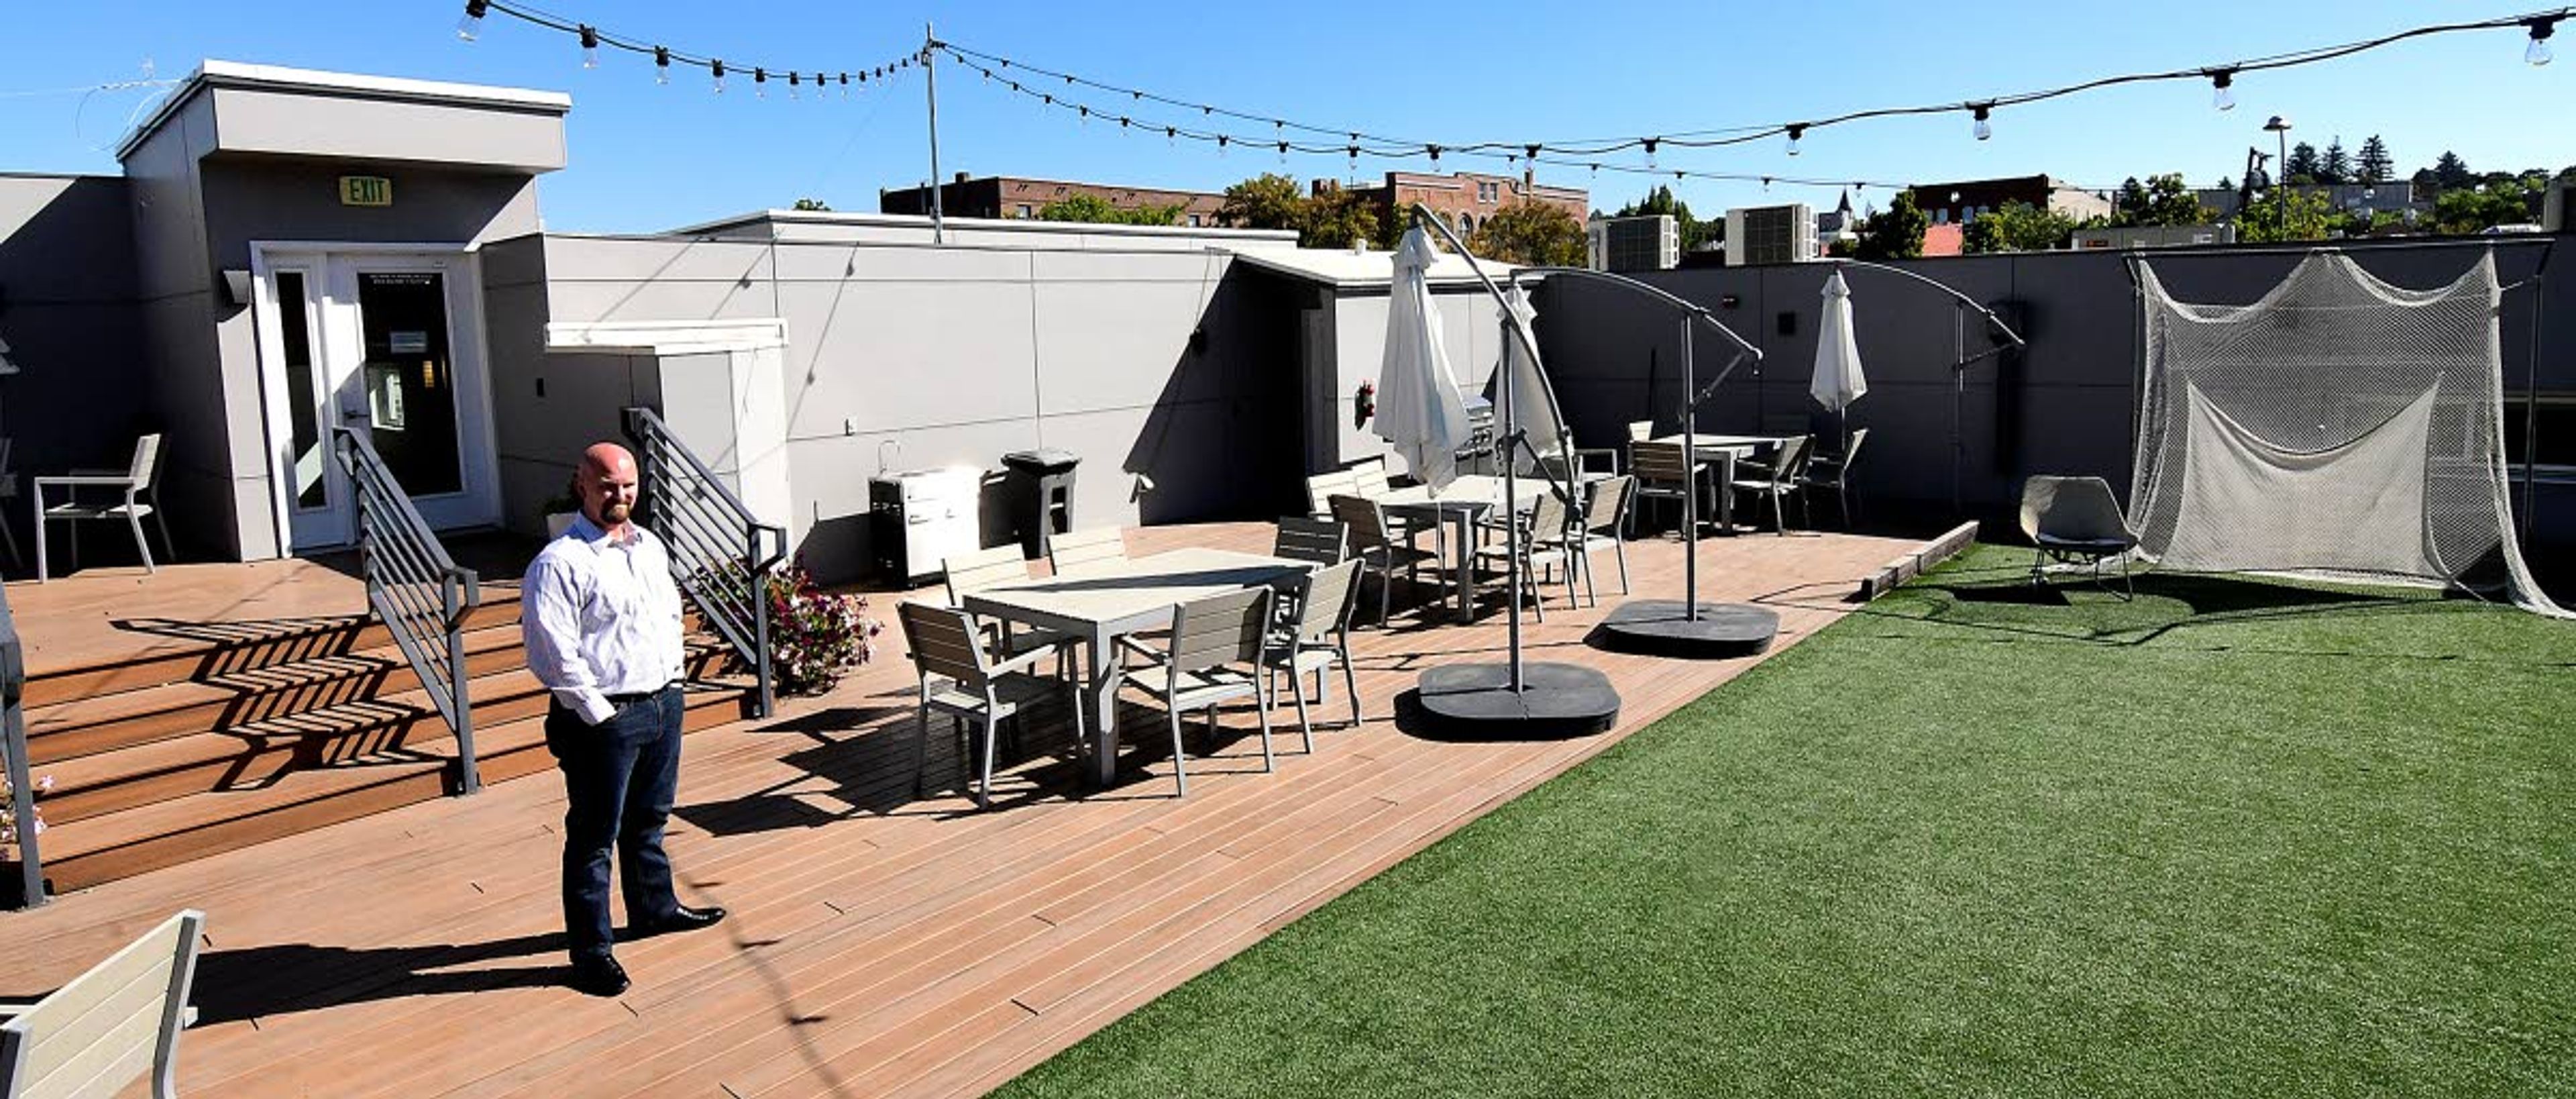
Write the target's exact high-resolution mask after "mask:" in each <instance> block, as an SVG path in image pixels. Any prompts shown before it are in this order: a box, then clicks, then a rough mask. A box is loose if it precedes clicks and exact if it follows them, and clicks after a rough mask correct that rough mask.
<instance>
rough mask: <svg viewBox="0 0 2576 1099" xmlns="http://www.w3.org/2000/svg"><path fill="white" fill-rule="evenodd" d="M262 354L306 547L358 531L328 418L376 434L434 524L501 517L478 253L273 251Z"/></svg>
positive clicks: (289, 508) (288, 493) (276, 468)
mask: <svg viewBox="0 0 2576 1099" xmlns="http://www.w3.org/2000/svg"><path fill="white" fill-rule="evenodd" d="M263 258H264V259H265V261H266V262H265V264H264V268H265V269H264V271H263V273H262V280H261V286H260V291H261V293H260V299H261V300H260V309H261V317H260V321H261V323H260V330H261V335H260V345H261V356H260V357H261V365H262V370H263V373H264V374H265V375H266V379H265V380H266V381H267V383H268V384H267V390H268V393H269V394H270V396H269V409H270V416H271V424H272V428H271V431H270V438H271V439H272V440H274V441H275V442H276V445H277V453H276V455H275V458H274V459H273V475H274V476H275V477H276V478H277V479H278V481H279V484H278V496H279V497H280V499H281V505H282V506H283V508H284V509H285V513H286V518H287V527H288V537H289V541H290V544H291V546H292V548H293V549H295V550H308V549H321V548H327V547H331V546H342V545H347V544H348V543H350V542H351V541H353V540H355V538H356V536H357V526H356V523H357V517H356V513H355V505H354V503H353V496H352V492H351V486H350V484H349V479H348V475H347V474H346V473H344V472H343V471H342V470H341V468H340V463H339V460H338V458H337V456H336V455H334V454H333V453H332V436H331V429H332V428H335V427H349V428H352V429H355V430H356V431H357V432H359V433H360V434H362V435H363V436H365V437H366V438H367V439H368V441H369V442H371V443H372V444H374V446H375V449H376V453H377V454H379V455H380V456H382V457H383V458H384V460H385V466H386V468H387V469H389V470H391V471H392V473H393V476H394V480H395V481H396V482H397V483H399V484H400V485H401V486H402V487H403V490H404V492H405V493H406V494H407V495H409V496H410V497H411V499H412V504H413V506H415V507H417V508H419V509H420V513H421V517H422V518H424V519H426V520H428V521H429V525H430V526H431V527H432V528H434V529H442V530H444V529H452V528H457V527H472V526H486V525H491V524H494V523H497V522H498V521H499V519H500V493H499V491H498V483H497V482H498V478H497V475H496V473H495V470H494V463H493V458H492V444H491V415H490V400H489V395H490V389H489V386H488V383H487V382H486V380H485V375H484V362H483V347H482V326H481V324H480V323H479V318H478V317H477V316H476V313H475V306H476V300H477V299H476V294H475V284H476V280H475V279H474V277H473V262H472V260H471V259H470V258H469V257H467V256H465V255H462V254H458V253H416V252H375V251H320V250H316V251H289V250H274V249H272V250H268V251H265V252H264V253H263Z"/></svg>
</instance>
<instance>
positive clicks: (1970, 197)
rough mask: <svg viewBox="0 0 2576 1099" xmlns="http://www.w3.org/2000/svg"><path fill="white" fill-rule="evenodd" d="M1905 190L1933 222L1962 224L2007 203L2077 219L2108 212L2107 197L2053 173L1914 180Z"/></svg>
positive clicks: (2109, 205)
mask: <svg viewBox="0 0 2576 1099" xmlns="http://www.w3.org/2000/svg"><path fill="white" fill-rule="evenodd" d="M1909 189H1910V190H1912V191H1913V192H1914V204H1915V205H1916V206H1919V207H1921V208H1922V209H1923V216H1924V217H1926V218H1929V219H1931V221H1932V223H1933V224H1935V225H1946V224H1949V223H1951V222H1958V223H1961V224H1966V223H1967V222H1971V221H1975V220H1977V215H1979V214H1987V213H1993V212H1994V211H1996V210H2000V209H2002V208H2003V207H2004V204H2005V203H2008V202H2019V203H2025V204H2027V205H2030V206H2034V207H2037V208H2039V209H2042V210H2053V211H2056V212H2057V213H2061V214H2065V215H2066V216H2068V217H2071V218H2074V219H2076V220H2078V221H2081V220H2083V219H2085V218H2089V217H2109V216H2110V215H2111V200H2110V199H2107V198H2103V197H2102V196H2100V195H2097V194H2094V193H2093V192H2091V191H2087V190H2085V189H2083V188H2081V187H2077V186H2075V185H2073V184H2070V183H2067V182H2066V181H2064V180H2061V179H2057V178H2055V177H2053V176H2045V175H2038V176H2012V177H2009V178H2005V179H1966V180H1960V181H1959V182H1956V183H1917V184H1915V185H1914V186H1913V187H1911V188H1909Z"/></svg>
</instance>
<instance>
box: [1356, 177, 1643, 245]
mask: <svg viewBox="0 0 2576 1099" xmlns="http://www.w3.org/2000/svg"><path fill="white" fill-rule="evenodd" d="M1340 186H1343V184H1340V183H1336V182H1333V181H1331V180H1317V181H1316V182H1315V186H1314V189H1315V190H1317V191H1321V190H1324V189H1325V188H1328V187H1340ZM1350 190H1351V191H1352V192H1353V193H1354V194H1357V195H1359V196H1360V197H1361V198H1364V199H1366V200H1368V202H1369V203H1370V205H1372V206H1374V207H1376V208H1377V216H1378V221H1379V223H1380V224H1385V223H1386V221H1387V219H1389V218H1393V217H1396V216H1398V212H1399V211H1402V210H1409V209H1411V208H1412V207H1413V204H1414V203H1417V202H1419V203H1421V204H1423V205H1424V206H1428V207H1430V208H1431V210H1432V212H1434V213H1437V214H1439V215H1440V216H1441V217H1444V218H1447V219H1448V220H1449V224H1450V226H1451V227H1453V228H1455V229H1457V230H1458V235H1460V236H1465V235H1467V234H1468V233H1472V232H1475V231H1476V227H1477V226H1479V225H1483V224H1484V223H1485V219H1486V218H1489V217H1492V216H1494V214H1495V213H1496V212H1497V211H1499V210H1501V209H1502V208H1503V207H1505V206H1509V205H1511V204H1512V203H1515V202H1520V201H1524V200H1529V201H1536V202H1544V203H1546V204H1548V205H1550V206H1554V207H1556V208H1557V209H1560V210H1563V211H1565V212H1566V213H1568V214H1570V215H1573V217H1574V220H1575V221H1577V222H1581V221H1584V220H1587V219H1589V218H1590V217H1591V216H1592V193H1591V192H1589V191H1586V190H1583V189H1582V188H1579V187H1550V186H1548V185H1546V184H1543V183H1542V184H1535V185H1533V184H1529V183H1525V182H1523V181H1522V180H1521V179H1520V177H1518V176H1489V175H1481V174H1478V173H1475V172H1459V173H1457V174H1455V175H1445V176H1435V175H1430V174H1427V173H1423V172H1388V173H1387V174H1386V181H1385V182H1384V183H1380V184H1378V185H1376V186H1374V187H1353V188H1350Z"/></svg>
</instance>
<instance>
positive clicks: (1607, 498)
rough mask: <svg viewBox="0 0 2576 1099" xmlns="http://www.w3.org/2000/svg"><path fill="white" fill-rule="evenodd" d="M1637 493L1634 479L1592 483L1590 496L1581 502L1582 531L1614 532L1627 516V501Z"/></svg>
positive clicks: (1621, 478) (1615, 478)
mask: <svg viewBox="0 0 2576 1099" xmlns="http://www.w3.org/2000/svg"><path fill="white" fill-rule="evenodd" d="M1636 493H1637V479H1636V478H1635V477H1612V478H1610V479H1608V480H1606V481H1595V482H1593V483H1592V495H1591V496H1590V497H1589V498H1587V499H1586V500H1585V501H1584V502H1583V529H1584V530H1585V531H1587V532H1590V531H1605V530H1616V529H1618V527H1619V521H1620V520H1621V519H1623V518H1625V517H1626V516H1627V514H1628V499H1629V497H1632V496H1634V495H1636Z"/></svg>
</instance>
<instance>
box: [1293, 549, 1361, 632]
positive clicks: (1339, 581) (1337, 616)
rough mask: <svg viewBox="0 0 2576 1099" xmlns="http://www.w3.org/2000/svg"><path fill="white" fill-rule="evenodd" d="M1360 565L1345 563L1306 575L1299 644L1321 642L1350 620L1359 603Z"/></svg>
mask: <svg viewBox="0 0 2576 1099" xmlns="http://www.w3.org/2000/svg"><path fill="white" fill-rule="evenodd" d="M1359 577H1360V563H1359V562H1358V561H1344V562H1342V563H1341V564H1338V565H1334V566H1332V567H1330V568H1323V569H1317V570H1315V571H1313V572H1310V573H1307V574H1306V581H1305V584H1304V585H1303V587H1302V588H1301V589H1300V590H1299V591H1298V593H1297V626H1296V634H1295V636H1296V638H1297V640H1298V641H1299V642H1300V643H1304V642H1312V641H1321V640H1323V639H1324V638H1326V637H1329V636H1331V635H1332V633H1333V631H1335V630H1338V629H1341V628H1342V624H1343V623H1345V622H1348V621H1350V618H1351V608H1353V607H1355V606H1357V605H1358V604H1359V592H1360V581H1359Z"/></svg>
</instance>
